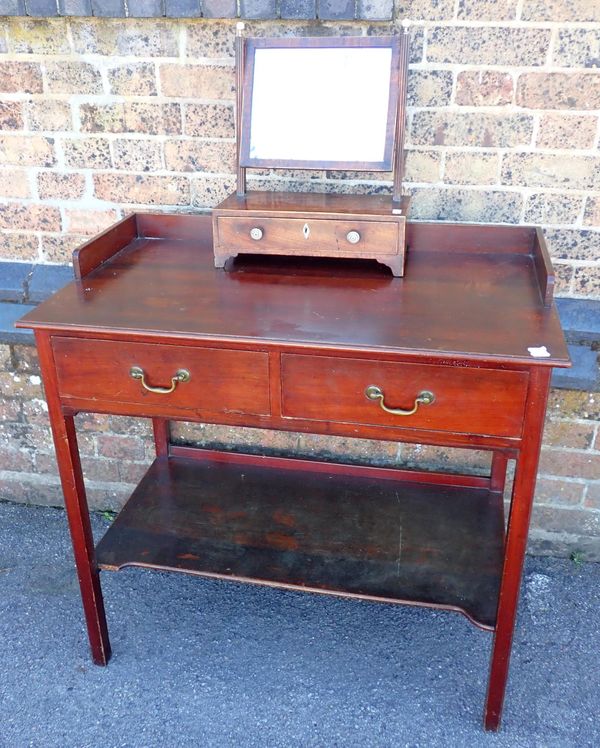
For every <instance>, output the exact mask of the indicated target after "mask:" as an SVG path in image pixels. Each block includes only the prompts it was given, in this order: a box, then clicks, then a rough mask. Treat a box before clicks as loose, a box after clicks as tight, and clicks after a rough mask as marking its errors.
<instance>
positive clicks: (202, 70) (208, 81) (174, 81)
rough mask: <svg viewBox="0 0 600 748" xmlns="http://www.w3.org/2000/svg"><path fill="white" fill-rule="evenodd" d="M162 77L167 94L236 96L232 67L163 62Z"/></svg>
mask: <svg viewBox="0 0 600 748" xmlns="http://www.w3.org/2000/svg"><path fill="white" fill-rule="evenodd" d="M160 79H161V86H162V92H163V94H164V95H165V96H178V97H182V98H193V99H229V100H233V98H234V70H233V68H231V67H219V66H209V65H178V64H177V65H175V64H163V65H161V67H160Z"/></svg>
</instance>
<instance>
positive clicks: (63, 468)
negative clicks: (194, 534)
mask: <svg viewBox="0 0 600 748" xmlns="http://www.w3.org/2000/svg"><path fill="white" fill-rule="evenodd" d="M36 345H37V349H38V353H39V358H40V369H41V373H42V378H43V381H44V391H45V395H46V402H47V403H48V415H49V417H50V426H51V428H52V437H53V439H54V448H55V450H56V460H57V462H58V472H59V475H60V480H61V485H62V490H63V495H64V499H65V509H66V511H67V517H68V520H69V529H70V531H71V539H72V541H73V553H74V556H75V565H76V567H77V576H78V578H79V587H80V589H81V599H82V602H83V611H84V614H85V620H86V624H87V630H88V637H89V640H90V647H91V650H92V659H93V661H94V663H95V664H96V665H106V663H107V662H108V660H109V658H110V655H111V649H110V641H109V638H108V627H107V625H106V614H105V612H104V601H103V599H102V590H101V588H100V578H99V575H98V566H97V564H96V552H95V549H94V538H93V536H92V528H91V525H90V514H89V509H88V505H87V499H86V495H85V486H84V482H83V473H82V471H81V462H80V460H79V449H78V446H77V434H76V431H75V423H74V421H73V417H72V416H65V415H63V413H62V410H61V403H60V390H59V387H58V383H57V381H56V374H55V368H54V360H53V355H52V348H51V346H50V337H49V336H48V335H47V334H46V333H44V332H36Z"/></svg>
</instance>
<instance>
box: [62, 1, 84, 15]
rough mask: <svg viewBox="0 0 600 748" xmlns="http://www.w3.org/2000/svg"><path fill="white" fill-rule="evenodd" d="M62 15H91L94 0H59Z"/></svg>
mask: <svg viewBox="0 0 600 748" xmlns="http://www.w3.org/2000/svg"><path fill="white" fill-rule="evenodd" d="M58 10H59V12H60V15H61V16H91V15H92V0H58Z"/></svg>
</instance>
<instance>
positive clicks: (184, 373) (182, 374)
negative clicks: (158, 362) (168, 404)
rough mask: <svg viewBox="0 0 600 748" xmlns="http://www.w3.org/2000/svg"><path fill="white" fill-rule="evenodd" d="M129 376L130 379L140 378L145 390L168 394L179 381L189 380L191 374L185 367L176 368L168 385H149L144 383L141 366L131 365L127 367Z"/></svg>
mask: <svg viewBox="0 0 600 748" xmlns="http://www.w3.org/2000/svg"><path fill="white" fill-rule="evenodd" d="M129 376H130V377H131V378H132V379H139V380H141V382H142V387H143V388H144V389H145V390H148V392H156V394H157V395H169V394H170V393H171V392H174V391H175V387H177V385H178V384H179V382H189V381H190V376H191V375H190V373H189V371H188V370H187V369H178V370H177V372H175V376H174V377H172V378H171V386H170V387H151V386H150V385H149V384H146V379H145V377H146V375H145V374H144V370H143V369H142V368H141V366H132V367H131V369H129Z"/></svg>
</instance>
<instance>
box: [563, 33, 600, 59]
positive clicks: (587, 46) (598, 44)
mask: <svg viewBox="0 0 600 748" xmlns="http://www.w3.org/2000/svg"><path fill="white" fill-rule="evenodd" d="M552 61H553V63H554V64H555V65H557V66H558V67H561V68H568V67H575V68H597V67H600V29H559V30H558V38H557V40H556V43H555V46H554V54H553V55H552Z"/></svg>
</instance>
